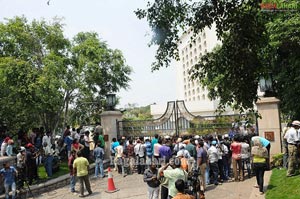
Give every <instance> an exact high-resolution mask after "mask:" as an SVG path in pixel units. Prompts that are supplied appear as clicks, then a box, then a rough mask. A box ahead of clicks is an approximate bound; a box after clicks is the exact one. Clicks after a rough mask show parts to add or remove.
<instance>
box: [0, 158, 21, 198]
mask: <svg viewBox="0 0 300 199" xmlns="http://www.w3.org/2000/svg"><path fill="white" fill-rule="evenodd" d="M0 174H1V175H2V177H3V178H4V188H5V199H9V189H10V188H11V190H12V199H15V198H16V182H15V176H16V175H17V170H16V169H15V168H14V167H13V166H10V165H9V163H8V162H7V163H4V164H3V169H1V170H0Z"/></svg>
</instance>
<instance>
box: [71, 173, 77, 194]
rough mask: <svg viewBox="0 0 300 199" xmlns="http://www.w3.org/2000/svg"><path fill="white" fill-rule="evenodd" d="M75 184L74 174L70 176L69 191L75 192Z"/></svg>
mask: <svg viewBox="0 0 300 199" xmlns="http://www.w3.org/2000/svg"><path fill="white" fill-rule="evenodd" d="M75 185H76V176H75V175H72V176H71V178H70V187H71V192H75Z"/></svg>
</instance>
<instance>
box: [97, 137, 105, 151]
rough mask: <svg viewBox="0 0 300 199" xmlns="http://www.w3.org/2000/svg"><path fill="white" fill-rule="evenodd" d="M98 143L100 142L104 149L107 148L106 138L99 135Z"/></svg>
mask: <svg viewBox="0 0 300 199" xmlns="http://www.w3.org/2000/svg"><path fill="white" fill-rule="evenodd" d="M98 141H99V142H100V147H101V148H103V149H104V147H105V142H104V138H103V136H102V135H99V137H98Z"/></svg>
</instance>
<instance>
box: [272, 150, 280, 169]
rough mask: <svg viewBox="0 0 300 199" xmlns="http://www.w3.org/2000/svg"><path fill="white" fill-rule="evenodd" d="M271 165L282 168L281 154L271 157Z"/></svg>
mask: <svg viewBox="0 0 300 199" xmlns="http://www.w3.org/2000/svg"><path fill="white" fill-rule="evenodd" d="M271 164H272V166H273V167H282V166H283V153H279V154H276V155H273V156H272V162H271Z"/></svg>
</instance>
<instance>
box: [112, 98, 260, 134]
mask: <svg viewBox="0 0 300 199" xmlns="http://www.w3.org/2000/svg"><path fill="white" fill-rule="evenodd" d="M249 115H250V114H233V115H216V116H200V115H198V116H196V115H193V114H192V113H190V112H189V111H188V110H187V108H186V106H185V103H184V101H183V100H178V101H169V102H168V103H167V108H166V110H165V112H164V113H163V114H162V116H161V117H159V118H157V119H152V120H136V121H124V120H123V121H117V131H118V132H117V133H118V135H125V136H154V134H159V135H160V136H165V135H171V136H180V135H183V134H198V135H199V134H209V133H214V132H218V133H224V132H228V130H229V129H230V128H232V127H233V124H234V123H235V122H236V121H241V120H243V119H245V118H252V119H251V120H252V121H251V123H252V124H253V125H255V124H256V118H255V116H254V115H250V116H249ZM246 122H247V121H245V122H244V123H246Z"/></svg>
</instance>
